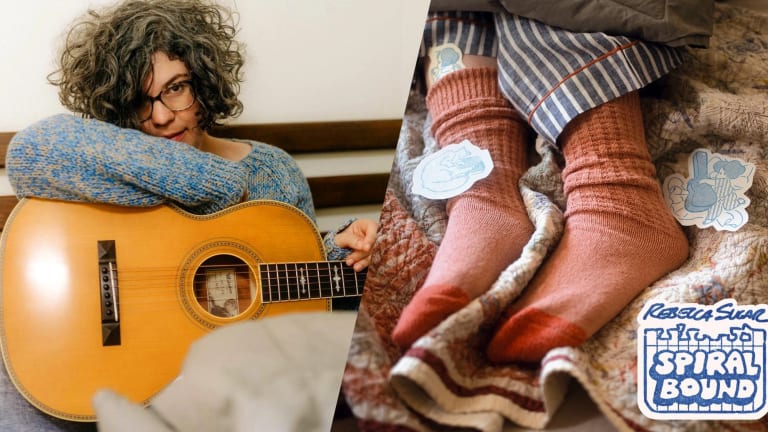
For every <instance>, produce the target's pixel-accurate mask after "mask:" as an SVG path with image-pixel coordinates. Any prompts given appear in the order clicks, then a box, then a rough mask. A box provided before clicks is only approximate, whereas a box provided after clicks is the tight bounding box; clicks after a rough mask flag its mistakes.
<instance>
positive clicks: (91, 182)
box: [6, 114, 249, 214]
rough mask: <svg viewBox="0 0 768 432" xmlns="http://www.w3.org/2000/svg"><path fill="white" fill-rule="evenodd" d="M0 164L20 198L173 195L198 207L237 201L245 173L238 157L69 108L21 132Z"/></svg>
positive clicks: (134, 201) (151, 200)
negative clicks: (83, 115)
mask: <svg viewBox="0 0 768 432" xmlns="http://www.w3.org/2000/svg"><path fill="white" fill-rule="evenodd" d="M6 166H7V173H8V178H9V180H10V182H11V185H12V186H13V188H14V191H15V192H16V195H17V196H18V197H19V198H23V197H40V198H51V199H62V200H69V201H81V202H102V203H110V204H118V205H127V206H152V205H156V204H161V203H164V202H173V203H176V204H178V205H179V206H181V207H182V208H184V209H186V210H188V211H190V212H192V213H197V214H204V213H212V212H215V211H218V210H221V209H224V208H226V207H228V206H230V205H233V204H236V203H237V202H238V201H239V200H240V199H241V197H242V196H243V192H244V190H245V188H246V186H247V180H248V178H249V173H248V171H247V167H245V166H243V165H242V164H239V163H236V162H231V161H227V160H225V159H223V158H221V157H218V156H216V155H213V154H210V153H205V152H201V151H199V150H197V149H194V148H192V147H190V146H188V145H186V144H183V143H177V142H175V141H171V140H167V139H164V138H157V137H152V136H149V135H147V134H144V133H142V132H140V131H137V130H132V129H123V128H119V127H117V126H114V125H112V124H109V123H105V122H102V121H98V120H91V119H82V118H79V117H75V116H73V115H70V114H60V115H55V116H52V117H49V118H46V119H44V120H42V121H39V122H37V123H35V124H33V125H31V126H29V127H27V128H25V129H23V130H21V131H19V132H18V133H17V134H16V135H15V136H14V137H13V139H12V140H11V143H10V145H9V147H8V153H7V155H6Z"/></svg>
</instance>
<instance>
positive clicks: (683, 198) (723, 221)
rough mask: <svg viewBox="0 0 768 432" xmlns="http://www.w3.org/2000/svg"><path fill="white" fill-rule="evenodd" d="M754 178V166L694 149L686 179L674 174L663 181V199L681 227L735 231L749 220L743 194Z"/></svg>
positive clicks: (747, 200) (747, 204)
mask: <svg viewBox="0 0 768 432" xmlns="http://www.w3.org/2000/svg"><path fill="white" fill-rule="evenodd" d="M754 174H755V165H754V164H751V163H749V162H745V161H742V160H740V159H737V158H732V157H728V156H725V155H722V154H718V153H714V154H713V153H711V152H710V151H709V150H706V149H697V150H695V151H694V152H693V153H691V156H690V159H689V160H688V175H689V177H688V178H687V179H686V178H684V177H683V176H682V175H680V174H677V173H676V174H672V175H670V176H668V177H667V178H666V179H664V186H663V188H662V189H663V192H664V199H665V200H666V202H667V206H669V208H670V209H671V210H672V213H673V214H674V215H675V218H677V220H678V221H679V222H680V223H681V224H682V225H686V226H691V225H695V226H697V227H699V228H702V229H703V228H709V227H713V228H714V229H716V230H718V231H722V230H725V231H736V230H738V229H739V228H741V227H742V226H744V224H746V223H747V221H748V220H749V214H748V213H747V206H749V204H750V200H749V198H747V196H746V195H745V193H746V192H747V190H748V189H749V188H750V187H751V186H752V178H753V176H754Z"/></svg>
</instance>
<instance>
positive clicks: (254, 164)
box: [242, 141, 354, 261]
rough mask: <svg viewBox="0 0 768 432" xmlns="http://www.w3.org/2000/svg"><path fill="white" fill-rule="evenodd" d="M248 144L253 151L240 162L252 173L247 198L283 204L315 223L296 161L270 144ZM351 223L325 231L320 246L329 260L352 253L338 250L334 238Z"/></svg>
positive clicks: (341, 257)
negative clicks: (292, 207)
mask: <svg viewBox="0 0 768 432" xmlns="http://www.w3.org/2000/svg"><path fill="white" fill-rule="evenodd" d="M250 143H251V146H253V150H252V151H251V154H249V155H248V157H246V158H245V159H243V161H242V163H243V164H245V165H246V166H248V171H249V172H250V173H251V174H250V183H249V187H248V198H249V199H271V200H275V201H282V202H284V203H287V204H290V205H292V206H294V207H296V208H298V209H299V210H301V211H302V212H304V214H306V215H307V216H309V218H310V219H311V220H312V221H313V222H314V223H317V220H316V218H315V206H314V204H313V202H312V193H311V192H310V189H309V184H308V183H307V178H306V177H305V176H304V174H303V173H302V172H301V170H300V168H299V166H298V164H297V163H296V160H295V159H293V158H292V157H291V156H290V155H289V154H288V153H286V152H285V151H283V150H281V149H279V148H277V147H274V146H271V145H269V144H264V143H260V142H256V141H251V142H250ZM353 220H354V219H351V220H349V221H347V222H345V223H343V224H342V225H341V226H339V227H338V228H336V229H333V230H331V231H328V232H327V233H326V235H325V237H323V246H324V248H325V253H326V257H327V259H328V260H332V261H333V260H343V259H344V258H346V256H347V255H349V253H350V252H351V251H350V250H349V249H345V248H341V247H339V246H337V245H336V242H335V241H334V239H335V237H336V234H337V233H339V232H341V231H343V230H344V229H346V228H347V227H348V226H349V224H351V223H352V221H353Z"/></svg>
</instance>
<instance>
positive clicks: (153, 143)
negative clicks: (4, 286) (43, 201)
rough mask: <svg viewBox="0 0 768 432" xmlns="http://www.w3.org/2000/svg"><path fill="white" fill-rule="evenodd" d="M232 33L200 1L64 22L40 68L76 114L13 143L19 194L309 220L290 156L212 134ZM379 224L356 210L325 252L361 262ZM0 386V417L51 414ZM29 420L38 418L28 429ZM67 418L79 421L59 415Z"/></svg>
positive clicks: (235, 104) (232, 83)
mask: <svg viewBox="0 0 768 432" xmlns="http://www.w3.org/2000/svg"><path fill="white" fill-rule="evenodd" d="M236 33H237V29H236V28H235V24H234V22H233V17H232V14H231V12H230V11H228V10H226V9H225V8H222V7H220V6H219V5H216V4H213V3H209V2H207V1H205V0H189V1H183V0H127V1H123V2H121V3H119V4H117V5H116V6H114V7H111V8H108V9H105V10H102V11H94V10H91V11H89V12H88V13H87V14H86V15H84V16H83V17H82V18H81V19H80V20H78V21H76V22H75V23H74V25H73V26H72V28H71V29H70V30H69V33H68V36H67V38H66V42H65V45H64V48H63V50H62V54H61V57H60V61H59V68H58V70H57V71H55V72H54V73H53V74H51V75H50V76H49V81H50V82H51V83H53V84H55V85H57V86H58V87H59V98H60V100H61V103H62V104H63V105H64V106H66V107H67V108H68V109H69V110H71V111H72V112H73V113H75V114H76V115H71V114H60V115H54V116H52V117H49V118H46V119H44V120H42V121H39V122H37V123H35V124H33V125H31V126H29V127H27V128H25V129H24V130H22V131H20V132H18V133H17V134H16V135H15V136H14V138H13V140H12V141H11V143H10V146H9V149H8V154H7V158H6V164H7V169H8V177H9V179H10V181H11V184H12V186H13V188H14V190H15V192H16V194H17V196H18V197H19V198H23V197H40V198H50V199H60V200H70V201H80V202H102V203H111V204H118V205H126V206H153V205H157V204H163V203H173V204H175V205H178V206H179V207H181V208H183V209H185V210H188V211H190V212H192V213H195V214H209V213H213V212H216V211H218V210H222V209H224V208H227V207H229V206H232V205H234V204H237V203H239V202H242V201H245V200H249V199H271V200H277V201H281V202H285V203H287V204H290V205H293V206H295V207H297V208H299V209H300V210H302V211H303V212H304V213H306V214H307V215H308V216H309V217H310V218H312V219H313V220H314V217H315V213H314V208H313V203H312V198H311V195H310V191H309V187H308V184H307V181H306V178H304V176H303V175H302V173H301V172H300V170H299V168H298V166H297V165H296V163H295V161H294V160H293V159H292V158H291V157H290V156H289V155H288V154H287V153H285V152H284V151H282V150H280V149H278V148H276V147H273V146H270V145H267V144H264V143H259V142H254V141H245V140H228V139H221V138H217V137H214V136H212V135H210V134H209V131H210V130H211V128H212V127H214V126H216V125H219V124H221V121H222V120H224V119H227V118H231V117H235V116H237V115H239V114H240V113H241V112H242V109H243V106H242V103H241V102H240V100H239V99H238V93H239V88H240V83H241V82H242V67H243V63H244V55H243V46H242V45H241V44H240V43H239V42H238V41H237V40H236V39H235V36H236ZM376 227H377V224H376V222H374V221H371V220H362V219H361V220H355V221H352V222H350V223H347V224H345V225H344V226H341V227H339V228H338V229H336V230H335V231H332V232H331V233H329V234H328V235H327V236H326V239H325V245H326V251H327V255H328V259H332V260H335V259H345V260H346V261H347V263H348V264H350V265H353V266H354V267H355V269H356V270H361V269H362V268H364V267H365V266H367V265H368V259H369V251H370V248H371V246H372V243H373V240H374V237H375V232H376ZM3 381H4V382H5V383H6V384H3ZM7 383H8V379H7V376H6V375H4V374H3V375H0V390H2V391H0V411H2V413H3V417H5V416H6V413H10V412H13V413H15V414H14V415H18V417H17V424H18V427H21V428H22V429H24V430H49V429H48V428H50V427H51V423H52V422H53V423H56V420H53V419H49V418H47V417H44V416H42V415H41V416H37V417H36V416H35V415H34V414H30V412H31V407H29V406H28V405H26V403H25V402H24V401H23V400H21V398H19V396H18V395H17V394H15V392H14V391H13V388H12V386H10V385H9V384H7ZM6 389H8V390H6ZM6 420H7V418H6ZM35 421H37V422H38V424H37V425H35V426H38V427H31V425H30V424H29V422H35ZM4 424H5V423H4ZM69 426H71V427H76V426H75V425H66V424H64V423H61V424H60V427H69ZM77 427H79V426H77ZM91 428H92V427H91Z"/></svg>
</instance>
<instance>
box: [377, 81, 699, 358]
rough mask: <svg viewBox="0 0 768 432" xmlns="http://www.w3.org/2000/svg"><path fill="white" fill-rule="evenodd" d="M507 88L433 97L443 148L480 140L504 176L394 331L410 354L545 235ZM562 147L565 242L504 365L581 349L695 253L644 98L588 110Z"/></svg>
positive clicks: (519, 320)
mask: <svg viewBox="0 0 768 432" xmlns="http://www.w3.org/2000/svg"><path fill="white" fill-rule="evenodd" d="M495 80H496V77H495V71H490V70H484V69H466V70H462V71H458V72H455V73H452V74H450V75H448V76H446V77H445V78H444V79H441V80H440V81H439V82H438V83H436V85H435V86H434V87H433V88H432V89H431V90H430V94H429V96H428V100H427V103H428V107H429V109H430V112H431V113H432V116H433V133H434V135H435V137H436V138H437V140H438V142H439V143H452V142H460V141H461V140H462V139H469V140H470V141H472V142H473V143H474V144H475V145H478V146H479V147H482V148H485V149H488V150H489V151H490V153H491V156H492V159H493V160H494V170H493V171H492V173H491V175H490V176H489V177H488V178H486V179H483V180H481V181H479V182H478V183H476V184H475V185H474V186H473V187H472V189H470V190H468V191H466V192H464V193H463V194H462V195H460V196H458V197H454V198H452V199H451V200H449V202H448V204H447V210H448V215H449V221H448V226H447V228H446V233H445V237H444V239H443V242H442V243H441V245H440V248H439V250H438V253H437V255H436V257H435V260H434V263H433V266H432V269H431V270H430V274H429V275H428V276H427V279H426V280H425V283H424V285H423V287H422V288H421V289H420V290H419V291H417V293H416V294H415V296H414V298H413V299H412V300H411V302H410V303H409V304H408V306H407V307H406V308H405V309H404V311H403V313H402V315H401V317H400V319H399V321H398V323H397V326H396V327H395V329H394V332H393V335H392V338H393V341H394V342H395V343H397V344H398V345H400V346H403V347H407V346H410V345H411V344H412V343H413V342H415V341H416V340H417V339H418V338H419V337H421V336H423V335H424V334H426V333H427V332H429V330H431V329H432V328H434V327H435V326H437V325H438V324H439V323H440V322H441V321H442V320H444V319H445V318H447V317H448V316H449V315H451V314H452V313H454V312H456V311H458V310H459V309H461V308H463V307H464V306H466V305H467V304H468V303H469V302H470V301H471V300H473V299H474V298H476V297H478V296H479V295H481V294H482V293H483V292H485V291H486V290H487V289H488V288H489V287H490V286H491V284H492V283H493V281H494V280H495V279H496V277H498V275H499V273H500V272H501V271H502V270H503V269H504V268H505V267H506V266H507V265H508V264H509V263H510V262H512V261H513V260H514V259H516V258H517V257H519V256H520V253H521V251H522V249H523V247H524V245H525V244H526V243H527V241H528V239H529V238H530V236H531V234H532V232H533V226H532V225H531V222H530V221H529V220H528V216H527V213H526V211H525V208H524V205H523V203H522V200H521V199H520V197H519V191H518V189H517V182H518V180H519V178H520V176H521V175H522V173H523V172H524V170H525V169H526V166H525V150H524V143H525V141H526V139H525V133H526V132H525V131H526V130H527V125H525V124H524V123H523V122H522V120H521V119H519V117H518V116H517V115H516V114H515V112H514V110H512V108H511V107H508V106H507V107H506V108H505V107H504V104H505V103H506V101H505V100H504V99H503V97H501V95H500V94H499V93H498V90H497V89H495V88H494V87H495V85H496V84H495ZM505 110H506V111H505ZM559 144H560V145H561V148H562V151H563V156H564V159H565V169H564V170H563V174H562V175H563V181H564V188H565V193H566V197H567V208H566V213H565V216H566V224H565V229H564V233H563V237H562V238H561V240H560V242H559V244H558V245H557V247H556V248H555V250H554V251H553V252H552V254H551V256H549V257H548V258H547V260H546V262H545V263H544V265H543V266H542V268H540V269H539V271H538V273H537V274H536V276H535V277H534V279H533V280H532V281H531V283H530V284H529V285H528V286H527V287H526V289H525V290H524V291H523V293H522V295H521V297H520V298H519V299H517V300H516V301H515V302H514V303H513V304H512V305H511V306H510V307H509V309H508V310H507V311H506V312H505V314H504V315H503V317H502V320H501V321H500V325H499V326H498V327H497V329H496V330H495V333H494V334H493V337H492V338H491V341H490V343H489V345H488V348H487V354H488V357H489V359H490V360H491V361H493V362H538V361H540V360H541V358H543V356H544V355H545V354H546V353H547V352H549V351H550V350H551V349H553V348H556V347H560V346H576V345H579V344H581V343H582V342H584V341H585V340H586V339H587V338H589V337H590V336H592V335H593V334H594V333H595V332H597V330H599V329H600V328H601V327H602V326H603V325H605V324H606V323H607V322H608V321H610V319H612V318H613V317H614V316H616V315H617V314H618V313H619V312H620V311H621V310H622V309H623V308H624V307H625V306H626V305H627V304H628V303H629V302H630V301H631V300H632V299H633V298H634V297H635V296H636V295H637V294H639V293H640V291H642V290H643V289H645V288H646V287H648V286H649V285H650V284H652V283H653V282H654V281H655V280H657V279H659V278H660V277H662V276H663V275H665V274H666V273H668V272H670V271H672V270H674V269H676V268H677V267H679V266H680V265H681V264H682V263H683V262H684V261H685V259H686V258H687V256H688V241H687V238H686V237H685V235H684V233H683V232H682V229H681V228H680V226H679V225H678V223H677V221H676V220H675V219H674V218H673V217H672V215H671V213H670V212H669V210H668V209H667V208H666V206H665V204H664V201H663V198H662V195H661V191H660V188H659V184H658V181H657V180H656V178H655V170H654V167H653V165H652V163H651V162H650V156H649V154H648V150H647V148H646V144H645V139H644V130H643V123H642V116H641V113H640V107H639V100H638V97H637V94H636V93H631V94H629V95H626V96H623V97H620V98H618V99H616V100H614V101H611V102H608V103H606V104H603V105H601V106H599V107H597V108H594V109H592V110H590V111H587V112H585V113H583V114H582V115H580V116H579V117H577V118H576V119H574V120H573V121H572V122H571V123H570V124H569V125H568V127H567V128H566V130H565V131H563V133H562V134H561V137H560V139H559ZM441 145H442V144H441ZM510 185H511V189H510Z"/></svg>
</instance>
